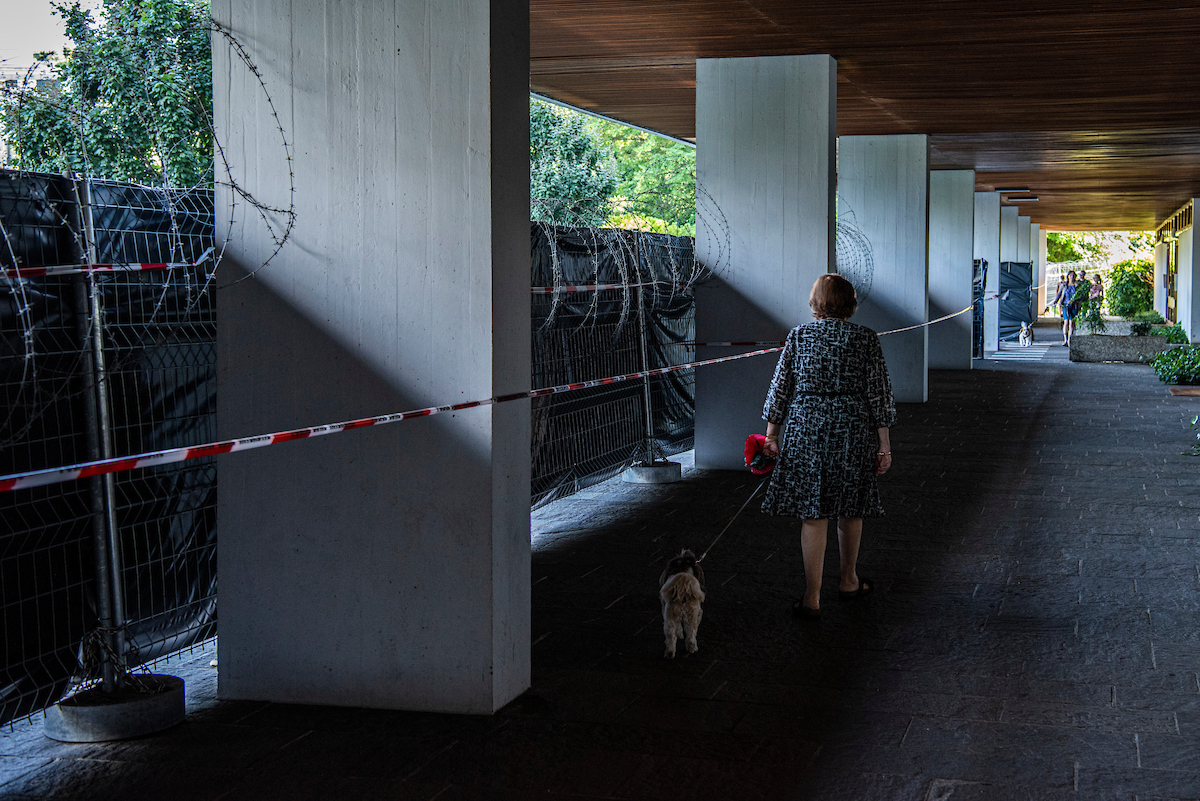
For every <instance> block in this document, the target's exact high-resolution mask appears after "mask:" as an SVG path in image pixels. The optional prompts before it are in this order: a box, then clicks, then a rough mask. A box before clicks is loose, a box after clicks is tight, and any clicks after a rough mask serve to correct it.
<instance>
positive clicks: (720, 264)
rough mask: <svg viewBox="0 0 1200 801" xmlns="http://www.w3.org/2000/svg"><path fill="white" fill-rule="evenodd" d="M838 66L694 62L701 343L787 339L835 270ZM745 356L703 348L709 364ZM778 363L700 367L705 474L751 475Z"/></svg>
mask: <svg viewBox="0 0 1200 801" xmlns="http://www.w3.org/2000/svg"><path fill="white" fill-rule="evenodd" d="M836 102H837V65H836V62H835V61H834V60H833V59H832V58H830V57H829V56H772V57H761V58H728V59H699V60H697V62H696V146H697V147H696V184H697V188H698V190H699V192H698V194H697V197H698V200H699V202H698V206H699V210H698V211H699V217H700V218H701V221H700V224H699V225H697V226H696V229H697V236H696V258H697V260H698V261H699V262H700V263H702V264H704V265H705V266H707V267H709V268H710V269H713V270H714V271H715V273H716V278H715V280H713V281H711V282H709V283H708V284H706V285H701V286H700V287H698V288H697V291H696V338H697V339H699V340H701V341H703V340H716V341H729V340H781V339H783V338H784V337H785V336H787V332H788V331H789V330H791V329H792V328H794V327H795V326H797V325H799V324H801V323H804V322H808V321H809V320H811V319H812V317H811V314H810V312H809V308H808V295H809V291H810V290H811V289H812V283H813V281H815V280H816V279H817V276H819V275H822V274H823V273H827V272H831V271H832V270H833V266H834V236H833V228H834V222H835V219H834V213H835V212H834V204H833V195H834V182H835V180H836V165H835V155H834V141H835V133H836V127H835V126H836V123H837V115H836ZM744 350H745V349H744V348H701V349H700V352H699V354H698V355H699V356H700V357H701V358H711V357H715V356H719V355H724V354H727V353H731V352H739V351H744ZM776 361H777V359H776V358H775V357H774V356H761V357H756V358H754V359H745V360H742V361H736V362H728V363H726V364H720V365H713V366H711V367H702V368H700V369H699V370H697V371H696V466H697V467H704V468H718V469H739V470H744V469H745V461H744V457H743V453H742V446H743V441H744V440H745V438H746V435H747V434H752V433H754V432H758V431H762V430H763V427H764V426H765V425H766V424H765V423H764V422H763V420H762V405H763V399H764V398H765V397H766V393H767V387H768V385H769V384H770V381H771V374H772V371H773V370H774V369H775V364H776Z"/></svg>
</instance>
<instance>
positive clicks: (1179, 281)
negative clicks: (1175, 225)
mask: <svg viewBox="0 0 1200 801" xmlns="http://www.w3.org/2000/svg"><path fill="white" fill-rule="evenodd" d="M1195 232H1196V229H1195V228H1186V229H1184V230H1183V231H1180V232H1179V242H1178V243H1177V244H1176V245H1175V247H1176V249H1177V250H1176V253H1177V254H1178V258H1179V273H1178V274H1177V275H1176V277H1175V295H1176V298H1175V301H1176V309H1177V311H1176V317H1175V319H1176V321H1178V322H1179V324H1180V325H1182V326H1183V330H1184V331H1185V332H1186V333H1187V335H1188V339H1190V340H1192V341H1195V340H1197V339H1200V275H1198V274H1197V267H1198V266H1200V265H1197V264H1196V262H1197V260H1198V259H1197V256H1198V254H1197V253H1196V239H1195V236H1194V234H1195Z"/></svg>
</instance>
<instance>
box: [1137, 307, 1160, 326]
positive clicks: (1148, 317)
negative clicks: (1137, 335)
mask: <svg viewBox="0 0 1200 801" xmlns="http://www.w3.org/2000/svg"><path fill="white" fill-rule="evenodd" d="M1133 319H1134V320H1137V321H1138V322H1139V323H1153V324H1154V325H1158V324H1160V323H1165V322H1166V320H1164V319H1163V316H1162V315H1161V314H1159V313H1158V312H1156V311H1155V310H1154V309H1150V310H1148V311H1140V312H1138V313H1137V314H1135V315H1133Z"/></svg>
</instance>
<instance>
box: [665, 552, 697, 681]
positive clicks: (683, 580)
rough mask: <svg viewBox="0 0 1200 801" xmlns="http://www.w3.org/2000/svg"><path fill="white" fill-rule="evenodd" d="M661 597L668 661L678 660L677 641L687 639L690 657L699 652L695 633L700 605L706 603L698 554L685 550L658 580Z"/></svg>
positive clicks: (685, 642) (686, 645) (672, 561)
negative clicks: (697, 562) (697, 558)
mask: <svg viewBox="0 0 1200 801" xmlns="http://www.w3.org/2000/svg"><path fill="white" fill-rule="evenodd" d="M658 587H659V589H658V597H659V598H661V599H662V610H663V636H665V637H666V643H667V650H666V653H665V654H663V656H665V657H666V658H667V659H674V658H675V641H676V640H678V639H679V638H680V637H684V638H685V639H684V647H686V648H687V652H688V653H689V654H694V653H696V651H697V649H698V648H699V647H700V646H699V645H697V644H696V630H697V629H698V628H700V615H701V614H702V612H701V609H700V604H701V603H703V602H704V571H703V570H701V569H700V565H698V564H696V554H694V553H692V552H691V551H689V550H687V549H684V550H682V551H680V552H679V556H676V557H675V558H674V559H672V560H671V561H670V562H668V563H667V567H666V569H665V570H663V572H662V575H661V576H660V577H659V579H658Z"/></svg>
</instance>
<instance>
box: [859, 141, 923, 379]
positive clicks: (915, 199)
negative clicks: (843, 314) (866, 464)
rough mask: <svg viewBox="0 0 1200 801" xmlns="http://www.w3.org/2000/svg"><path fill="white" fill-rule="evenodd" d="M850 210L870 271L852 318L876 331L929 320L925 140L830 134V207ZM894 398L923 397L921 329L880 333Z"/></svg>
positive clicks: (918, 323) (903, 326) (904, 326)
mask: <svg viewBox="0 0 1200 801" xmlns="http://www.w3.org/2000/svg"><path fill="white" fill-rule="evenodd" d="M842 206H845V207H846V208H848V209H851V210H853V212H854V217H855V219H856V221H857V225H858V228H859V230H860V231H861V232H862V234H863V236H865V237H866V239H867V241H868V242H870V243H871V250H872V252H873V255H874V260H875V272H874V277H873V278H872V281H871V291H870V293H869V294H868V295H867V296H866V297H865V298H860V300H859V305H858V312H857V313H856V314H855V315H854V322H856V323H859V324H861V325H865V326H867V327H868V328H872V329H874V330H876V331H880V332H883V331H890V330H892V329H896V328H906V327H908V326H912V325H920V324H921V323H923V322H925V321H926V320H928V319H929V317H928V313H929V137H927V136H925V135H924V134H902V135H896V136H843V137H841V138H839V139H838V207H839V208H838V211H839V212H841V211H842V208H841V207H842ZM882 344H883V355H884V358H885V359H886V360H887V365H888V373H889V374H890V376H891V379H892V391H893V392H894V393H895V395H896V400H898V401H901V402H905V403H923V402H924V401H926V400H928V399H929V329H928V328H927V327H921V328H917V329H914V330H912V331H905V332H903V333H899V334H891V335H887V336H884V337H883V338H882Z"/></svg>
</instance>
